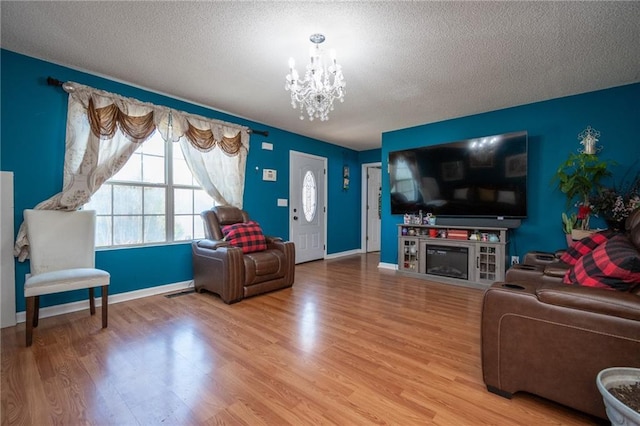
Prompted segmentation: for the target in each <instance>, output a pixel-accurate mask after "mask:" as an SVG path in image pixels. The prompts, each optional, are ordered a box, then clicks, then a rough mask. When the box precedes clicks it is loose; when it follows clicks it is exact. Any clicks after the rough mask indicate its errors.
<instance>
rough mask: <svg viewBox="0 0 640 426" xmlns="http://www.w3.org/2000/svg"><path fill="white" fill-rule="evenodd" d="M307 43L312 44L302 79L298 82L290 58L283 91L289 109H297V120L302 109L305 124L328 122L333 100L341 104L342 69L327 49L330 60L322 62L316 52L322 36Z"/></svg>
mask: <svg viewBox="0 0 640 426" xmlns="http://www.w3.org/2000/svg"><path fill="white" fill-rule="evenodd" d="M309 40H311V42H312V43H313V44H314V45H315V46H313V47H312V48H311V51H310V53H309V54H310V56H311V59H310V62H309V64H308V65H307V69H306V72H305V74H304V79H302V80H300V77H299V75H298V71H297V70H296V67H295V61H294V60H293V58H290V59H289V74H287V77H286V79H287V82H286V84H285V89H286V90H289V91H290V92H291V106H292V107H293V109H297V108H298V107H299V108H300V120H304V110H306V111H307V115H308V116H309V121H313V119H314V118H319V119H320V121H327V120H328V119H329V111H333V101H334V100H336V99H339V100H340V102H344V94H345V86H346V83H345V81H344V76H343V75H342V67H341V66H340V65H338V63H337V62H336V54H335V50H331V59H330V60H329V61H326V60H325V58H324V57H323V55H322V51H321V50H320V44H321V43H322V42H323V41H324V40H325V37H324V35H322V34H313V35H311V37H309Z"/></svg>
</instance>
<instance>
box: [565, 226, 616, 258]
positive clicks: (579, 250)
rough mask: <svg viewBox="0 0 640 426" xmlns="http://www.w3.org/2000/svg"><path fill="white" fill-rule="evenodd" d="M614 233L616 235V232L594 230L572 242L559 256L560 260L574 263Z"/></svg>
mask: <svg viewBox="0 0 640 426" xmlns="http://www.w3.org/2000/svg"><path fill="white" fill-rule="evenodd" d="M614 235H616V232H614V231H609V230H606V231H600V232H594V233H593V234H591V235H589V236H588V237H585V238H583V239H581V240H579V241H576V242H574V243H573V244H572V245H571V247H569V248H568V249H567V251H565V252H564V253H563V254H562V256H560V260H561V261H563V262H564V263H566V264H568V265H575V264H576V262H577V261H578V260H580V258H581V257H582V256H584V255H585V254H588V253H591V252H592V251H593V250H594V249H595V248H596V247H598V246H599V245H600V244H602V243H604V242H605V241H608V240H609V239H610V238H611V237H613V236H614Z"/></svg>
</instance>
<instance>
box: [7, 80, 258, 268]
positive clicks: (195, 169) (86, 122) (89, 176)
mask: <svg viewBox="0 0 640 426" xmlns="http://www.w3.org/2000/svg"><path fill="white" fill-rule="evenodd" d="M63 88H64V90H65V91H67V93H68V94H69V100H68V111H67V128H66V133H67V134H66V141H65V160H64V176H63V187H62V191H61V192H59V193H58V194H55V195H54V196H53V197H51V198H49V199H47V200H45V201H42V202H41V203H39V204H38V205H36V206H35V207H34V208H35V209H40V210H66V211H72V210H77V209H79V208H80V207H82V206H83V205H84V204H85V203H87V202H88V201H89V199H90V197H91V195H93V194H94V193H95V192H96V191H97V190H98V189H99V188H100V186H101V185H102V184H103V183H104V182H105V181H106V180H107V179H109V178H110V177H111V176H113V175H114V174H116V173H117V172H118V171H119V170H120V169H121V168H122V166H124V164H125V163H126V162H127V160H128V159H129V158H130V157H131V155H132V154H133V152H135V150H136V149H137V148H138V146H139V145H140V144H141V143H143V142H144V141H145V140H147V139H148V138H149V137H150V136H151V135H152V134H153V133H154V132H155V131H156V130H159V131H160V133H161V135H162V136H163V138H164V139H165V140H167V141H179V142H180V146H181V148H182V150H183V152H184V153H185V158H186V159H187V164H188V165H189V167H190V168H191V170H192V173H194V176H195V177H196V180H197V181H198V182H199V183H200V185H202V186H203V187H204V188H205V190H206V192H207V193H208V194H209V195H210V196H211V197H212V198H213V199H214V201H215V203H216V204H231V205H235V206H237V207H242V197H243V193H244V175H245V165H246V158H247V153H248V150H249V134H248V128H246V127H242V126H237V125H234V124H230V123H226V122H222V121H218V120H211V119H207V118H204V117H200V116H196V115H192V114H186V113H182V112H179V111H174V110H169V109H167V108H166V107H159V106H156V105H153V104H149V103H143V102H140V101H138V100H136V99H131V98H125V97H122V96H119V95H116V94H113V93H109V92H105V91H102V90H97V89H93V88H91V87H88V86H83V85H81V84H77V83H73V82H67V83H65V84H64V85H63ZM230 174H231V175H233V176H229V175H230ZM14 256H16V257H18V260H19V261H21V262H22V261H24V260H25V259H27V258H28V256H29V241H28V239H27V234H26V229H25V224H24V223H23V224H22V225H21V226H20V229H19V230H18V235H17V237H16V243H15V246H14Z"/></svg>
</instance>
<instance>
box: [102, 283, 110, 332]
mask: <svg viewBox="0 0 640 426" xmlns="http://www.w3.org/2000/svg"><path fill="white" fill-rule="evenodd" d="M108 315H109V286H106V285H103V286H102V328H107V317H108Z"/></svg>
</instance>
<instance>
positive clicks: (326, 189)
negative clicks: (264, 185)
mask: <svg viewBox="0 0 640 426" xmlns="http://www.w3.org/2000/svg"><path fill="white" fill-rule="evenodd" d="M293 155H303V156H305V157H310V158H313V159H316V160H322V168H323V169H324V173H323V185H324V191H323V192H324V200H322V205H323V207H324V214H323V218H322V220H323V230H322V232H323V235H322V239H323V244H322V246H323V250H322V259H326V258H327V217H328V214H329V206H328V203H327V200H328V194H329V186H328V183H327V182H328V174H329V173H328V170H327V166H328V159H327V157H321V156H319V155H314V154H309V153H306V152H302V151H294V150H289V241H294V240H293V238H292V236H293V222H292V221H291V217H292V216H293V211H291V209H292V208H293V207H292V206H291V191H292V187H291V181H292V178H291V176H293V173H294V170H293V161H291V157H292V156H293Z"/></svg>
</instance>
